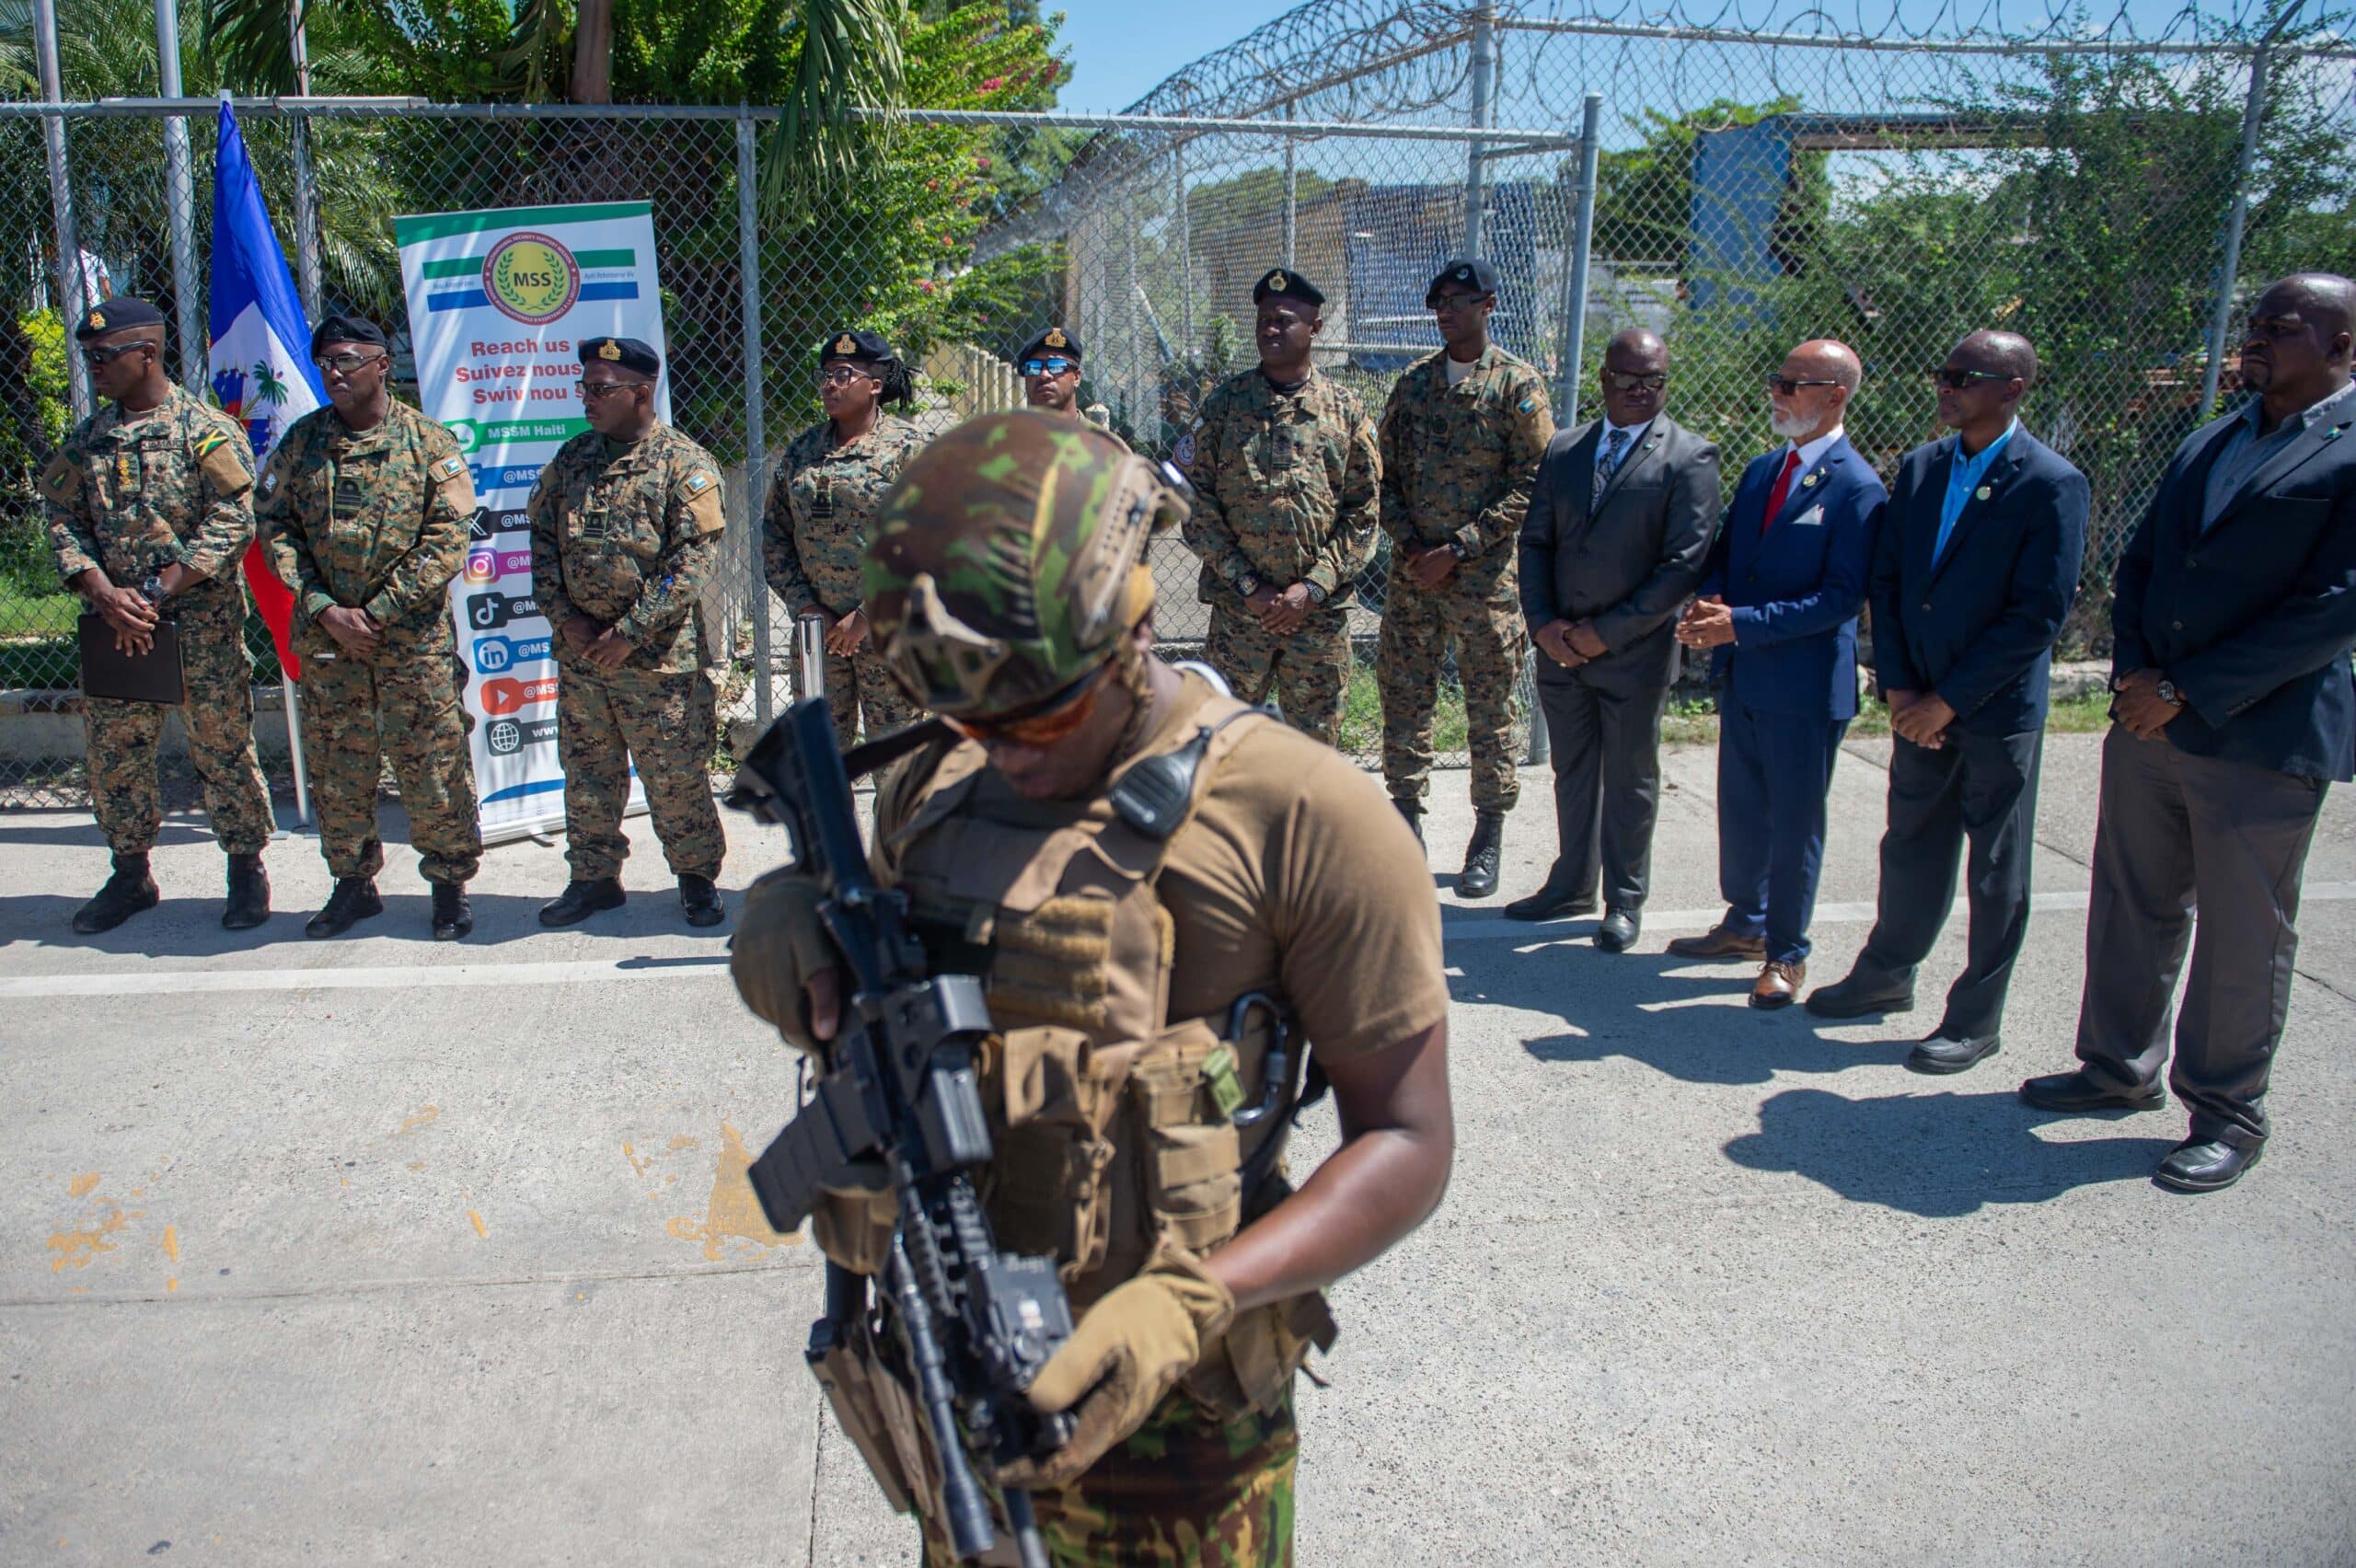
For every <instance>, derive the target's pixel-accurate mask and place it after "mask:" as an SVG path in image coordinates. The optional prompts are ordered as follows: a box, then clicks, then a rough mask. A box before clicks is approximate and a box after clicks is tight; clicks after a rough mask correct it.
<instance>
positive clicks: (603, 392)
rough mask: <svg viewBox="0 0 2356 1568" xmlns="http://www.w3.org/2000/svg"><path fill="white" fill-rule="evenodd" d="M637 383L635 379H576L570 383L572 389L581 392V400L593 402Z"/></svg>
mask: <svg viewBox="0 0 2356 1568" xmlns="http://www.w3.org/2000/svg"><path fill="white" fill-rule="evenodd" d="M637 385H638V383H637V382H635V381H576V382H574V383H573V384H572V389H573V390H574V391H575V392H578V393H580V394H581V398H582V401H583V402H587V403H594V402H595V401H597V400H598V399H599V398H608V397H611V396H612V395H613V394H615V393H617V392H621V391H626V390H628V389H629V388H630V387H632V386H637Z"/></svg>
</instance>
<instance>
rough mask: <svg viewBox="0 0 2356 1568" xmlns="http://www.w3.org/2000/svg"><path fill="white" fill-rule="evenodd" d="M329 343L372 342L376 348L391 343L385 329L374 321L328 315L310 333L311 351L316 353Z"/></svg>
mask: <svg viewBox="0 0 2356 1568" xmlns="http://www.w3.org/2000/svg"><path fill="white" fill-rule="evenodd" d="M329 343H373V344H375V346H376V347H377V348H380V349H388V348H391V347H392V345H391V344H390V343H388V342H387V341H386V340H385V329H383V328H382V327H379V326H377V325H376V324H375V322H374V321H364V320H363V319H361V318H360V317H357V316H330V317H328V318H327V319H326V320H324V321H322V322H320V323H319V324H318V328H317V329H314V330H313V331H312V333H311V352H313V353H314V354H316V353H318V352H319V351H320V350H321V349H323V348H325V347H327V346H328V345H329Z"/></svg>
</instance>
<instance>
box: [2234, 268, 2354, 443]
mask: <svg viewBox="0 0 2356 1568" xmlns="http://www.w3.org/2000/svg"><path fill="white" fill-rule="evenodd" d="M2351 327H2356V285H2351V284H2350V282H2349V281H2348V280H2347V279H2346V278H2343V277H2341V276H2340V275H2339V273H2337V272H2293V273H2292V274H2291V275H2290V276H2289V277H2287V278H2283V279H2281V280H2280V281H2279V282H2273V283H2270V284H2269V285H2268V286H2267V290H2266V292H2265V293H2264V294H2260V295H2258V303H2257V304H2256V305H2255V306H2251V307H2250V313H2249V331H2248V333H2247V335H2246V340H2245V341H2244V342H2243V344H2242V365H2241V376H2242V385H2243V386H2247V387H2248V388H2250V390H2252V391H2254V392H2256V393H2257V394H2258V396H2259V397H2260V398H2263V399H2264V400H2265V403H2266V417H2267V418H2268V419H2269V421H2279V420H2282V419H2286V418H2288V417H2289V416H2290V415H2292V414H2294V413H2296V412H2298V411H2299V410H2300V409H2304V408H2307V407H2310V406H2311V405H2313V404H2316V403H2318V402H2320V401H2322V400H2323V399H2324V398H2327V397H2329V396H2331V395H2332V394H2333V393H2334V392H2337V391H2339V389H2340V388H2341V387H2343V386H2347V385H2348V376H2349V365H2350V329H2351Z"/></svg>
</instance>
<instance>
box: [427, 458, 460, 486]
mask: <svg viewBox="0 0 2356 1568" xmlns="http://www.w3.org/2000/svg"><path fill="white" fill-rule="evenodd" d="M466 471H467V465H466V463H465V461H464V460H463V459H461V458H457V457H445V458H443V459H442V461H440V462H439V463H436V464H434V465H433V467H431V468H428V469H427V470H426V472H427V473H429V474H431V475H433V482H434V483H435V484H437V485H446V484H448V483H449V482H450V481H451V480H452V479H455V478H457V477H458V476H459V475H460V474H463V473H465V472H466Z"/></svg>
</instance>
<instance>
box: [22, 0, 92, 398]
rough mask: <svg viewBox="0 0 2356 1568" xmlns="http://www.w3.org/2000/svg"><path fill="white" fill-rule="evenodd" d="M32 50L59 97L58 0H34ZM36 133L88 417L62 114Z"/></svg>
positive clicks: (73, 370)
mask: <svg viewBox="0 0 2356 1568" xmlns="http://www.w3.org/2000/svg"><path fill="white" fill-rule="evenodd" d="M33 53H34V54H35V55H36V56H37V57H38V60H39V69H40V96H41V97H42V98H47V99H48V100H49V101H50V102H52V103H62V102H64V98H65V88H64V83H63V80H62V78H61V77H60V75H59V74H58V69H57V0H33ZM40 139H41V145H42V148H43V150H44V151H46V152H47V153H48V155H49V201H50V210H51V213H52V214H53V216H54V217H55V220H56V224H57V271H56V279H57V317H58V319H59V320H61V321H63V322H64V323H65V330H66V332H67V334H68V338H67V341H66V345H65V380H66V387H67V391H68V394H69V397H70V399H71V401H72V403H73V406H74V417H75V419H76V420H87V419H88V418H89V417H90V371H89V367H88V366H87V365H86V364H84V363H82V356H81V355H80V354H79V353H78V352H75V348H74V344H73V341H72V337H71V334H72V333H73V330H74V324H75V322H77V321H79V320H81V319H82V308H83V305H84V301H83V298H82V241H81V237H80V236H78V235H76V234H75V230H74V183H73V181H74V172H73V165H72V164H70V163H68V162H67V161H66V157H65V116H64V115H63V114H44V115H42V116H41V117H40Z"/></svg>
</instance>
